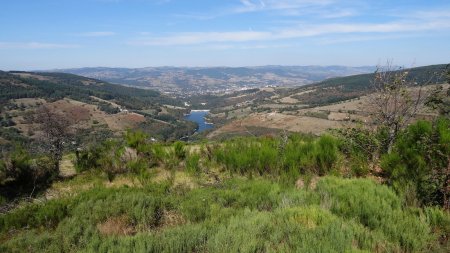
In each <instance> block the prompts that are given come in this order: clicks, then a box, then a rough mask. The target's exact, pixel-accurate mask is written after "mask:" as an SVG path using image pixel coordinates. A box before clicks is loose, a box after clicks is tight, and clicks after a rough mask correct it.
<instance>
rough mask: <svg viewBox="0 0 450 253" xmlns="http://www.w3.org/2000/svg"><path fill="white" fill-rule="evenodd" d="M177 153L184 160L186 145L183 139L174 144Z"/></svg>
mask: <svg viewBox="0 0 450 253" xmlns="http://www.w3.org/2000/svg"><path fill="white" fill-rule="evenodd" d="M173 149H174V151H175V155H176V157H177V158H178V159H180V160H184V158H186V145H185V144H184V142H182V141H177V142H175V143H174V144H173Z"/></svg>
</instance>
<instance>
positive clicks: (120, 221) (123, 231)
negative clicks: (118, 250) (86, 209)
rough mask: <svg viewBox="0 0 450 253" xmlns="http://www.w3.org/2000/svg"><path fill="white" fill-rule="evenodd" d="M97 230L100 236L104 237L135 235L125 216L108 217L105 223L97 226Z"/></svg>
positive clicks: (128, 219) (134, 230)
mask: <svg viewBox="0 0 450 253" xmlns="http://www.w3.org/2000/svg"><path fill="white" fill-rule="evenodd" d="M97 229H98V231H99V232H100V234H101V235H106V236H127V235H133V234H135V233H136V229H135V227H134V226H133V224H132V223H131V219H130V218H129V217H128V216H127V215H125V214H124V215H120V216H117V217H110V218H108V219H107V220H106V221H104V222H102V223H99V224H97Z"/></svg>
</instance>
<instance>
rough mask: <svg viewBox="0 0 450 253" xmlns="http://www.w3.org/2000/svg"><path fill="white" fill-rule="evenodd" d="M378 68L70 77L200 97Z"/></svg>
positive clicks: (92, 72)
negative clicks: (201, 94) (204, 94)
mask: <svg viewBox="0 0 450 253" xmlns="http://www.w3.org/2000/svg"><path fill="white" fill-rule="evenodd" d="M375 69H376V67H374V66H362V67H347V66H278V65H269V66H256V67H147V68H108V67H92V68H74V69H57V70H51V71H52V72H63V73H70V74H75V75H80V76H85V77H89V78H95V79H99V80H103V81H106V82H110V83H116V84H122V85H126V86H134V87H140V88H151V89H156V90H159V91H162V92H169V93H183V94H187V95H189V94H191V95H192V94H198V93H217V92H223V91H227V90H236V89H240V88H260V87H265V86H288V87H295V86H302V85H306V84H311V83H314V82H319V81H322V80H325V79H328V78H332V77H340V76H349V75H357V74H365V73H371V72H373V71H375Z"/></svg>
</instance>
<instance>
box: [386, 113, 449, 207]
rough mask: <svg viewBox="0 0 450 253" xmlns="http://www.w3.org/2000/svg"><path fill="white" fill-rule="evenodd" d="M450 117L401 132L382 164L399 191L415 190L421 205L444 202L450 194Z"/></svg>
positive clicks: (413, 126)
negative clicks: (449, 187) (449, 188)
mask: <svg viewBox="0 0 450 253" xmlns="http://www.w3.org/2000/svg"><path fill="white" fill-rule="evenodd" d="M449 159H450V120H448V119H444V118H441V119H438V120H436V121H435V122H428V121H418V122H417V123H415V124H413V125H410V126H409V127H408V128H407V129H406V130H405V131H404V132H402V133H401V134H400V136H399V138H398V139H397V141H396V142H395V143H394V147H393V151H392V152H391V153H389V154H386V155H383V156H382V157H381V167H382V168H383V169H384V170H385V172H386V173H387V174H388V177H389V180H390V184H391V185H393V187H394V188H395V189H396V190H397V191H399V192H400V193H405V192H407V189H413V190H414V191H415V195H416V196H417V198H418V199H419V201H420V202H421V203H422V204H426V205H441V206H443V205H444V204H445V201H446V200H445V196H447V197H448V196H449V192H448V188H447V187H446V180H448V177H449V172H448V169H447V167H448V164H449V162H450V161H449Z"/></svg>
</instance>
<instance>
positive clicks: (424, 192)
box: [0, 73, 450, 252]
mask: <svg viewBox="0 0 450 253" xmlns="http://www.w3.org/2000/svg"><path fill="white" fill-rule="evenodd" d="M449 75H450V73H449ZM398 76H400V77H401V76H402V75H398ZM398 76H397V75H394V76H393V81H392V80H391V79H389V78H388V79H383V81H384V80H385V81H387V83H389V84H391V83H394V84H395V83H399V84H402V85H399V86H397V87H396V86H386V85H384V86H381V88H382V89H384V92H391V93H390V95H392V94H394V95H398V98H399V99H396V100H395V101H385V100H382V101H385V105H388V106H386V108H394V109H395V108H401V106H399V107H392V106H391V107H389V105H392V104H396V103H403V104H401V105H402V106H405V105H408V103H412V104H414V99H413V98H411V96H409V91H408V89H407V87H408V84H405V83H402V81H399V82H396V80H397V79H398ZM401 80H406V79H404V78H402V79H401ZM397 81H398V80H397ZM403 84H405V85H403ZM382 92H383V90H381V92H380V94H383V93H382ZM439 94H442V92H441V93H439ZM381 97H383V96H381ZM387 97H389V96H387ZM390 97H393V96H390ZM402 98H405V99H402ZM432 98H433V99H431V100H430V99H428V101H427V103H429V104H432V106H433V107H434V108H437V109H438V113H436V114H435V115H433V117H430V119H429V120H416V117H415V116H416V115H415V112H410V111H408V112H407V114H406V113H404V111H395V110H394V111H390V110H388V111H387V113H385V111H382V110H379V111H377V112H375V113H378V114H377V116H379V117H378V118H377V119H379V120H378V121H379V123H378V124H374V125H370V124H367V125H360V126H358V125H352V127H350V128H341V129H334V130H330V131H328V132H327V133H326V134H323V135H320V136H315V135H311V134H299V133H295V134H294V133H288V132H285V131H283V132H282V131H279V132H277V133H276V134H272V135H269V134H267V135H262V136H251V137H234V138H231V139H228V140H221V141H212V140H198V141H195V142H190V143H186V142H181V141H175V142H164V141H157V140H155V139H154V138H152V137H153V136H150V135H149V134H148V132H147V133H145V132H143V131H139V130H138V131H136V130H129V131H126V132H125V133H123V135H122V136H117V135H116V136H112V135H111V136H109V137H108V138H104V139H105V140H102V141H92V140H91V141H88V142H85V143H83V144H84V145H82V146H80V148H76V149H68V148H66V147H65V146H64V145H63V144H64V143H65V142H66V139H65V138H64V137H65V136H64V134H65V133H61V134H60V133H59V132H56V133H58V134H57V135H55V133H54V132H52V130H54V129H53V128H60V127H59V125H58V124H49V125H48V127H47V128H48V129H47V131H48V133H47V135H48V136H49V138H48V139H49V140H52V142H51V143H50V146H51V147H53V149H51V148H50V149H47V150H46V151H45V152H41V153H38V152H30V150H28V148H29V147H28V146H27V142H22V144H20V143H18V144H17V145H16V146H15V147H14V148H12V149H8V150H10V151H9V152H4V153H3V154H1V157H2V160H1V161H0V193H1V198H0V207H1V209H0V252H449V251H450V240H449V239H450V213H449V210H450V185H449V184H450V119H449V117H448V105H449V104H448V99H446V97H438V96H434V97H432ZM402 112H403V113H402ZM388 114H389V115H393V116H392V117H391V116H389V118H388V120H386V118H383V117H385V115H388ZM437 114H439V116H438V115H437ZM406 116H407V117H406ZM5 118H7V117H5ZM407 118H408V119H407ZM49 122H51V120H49ZM58 122H60V121H58ZM368 126H372V127H368ZM60 130H61V129H60ZM58 136H60V137H61V138H59V137H58ZM50 137H51V138H50ZM56 137H58V138H56ZM52 143H53V144H52ZM42 145H43V146H44V144H42ZM56 146H59V147H60V148H59V149H55V147H56ZM64 159H65V160H66V161H67V160H68V159H69V160H70V159H71V160H72V162H73V164H74V171H73V173H74V175H71V177H63V176H62V174H61V166H60V165H61V163H62V160H64Z"/></svg>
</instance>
